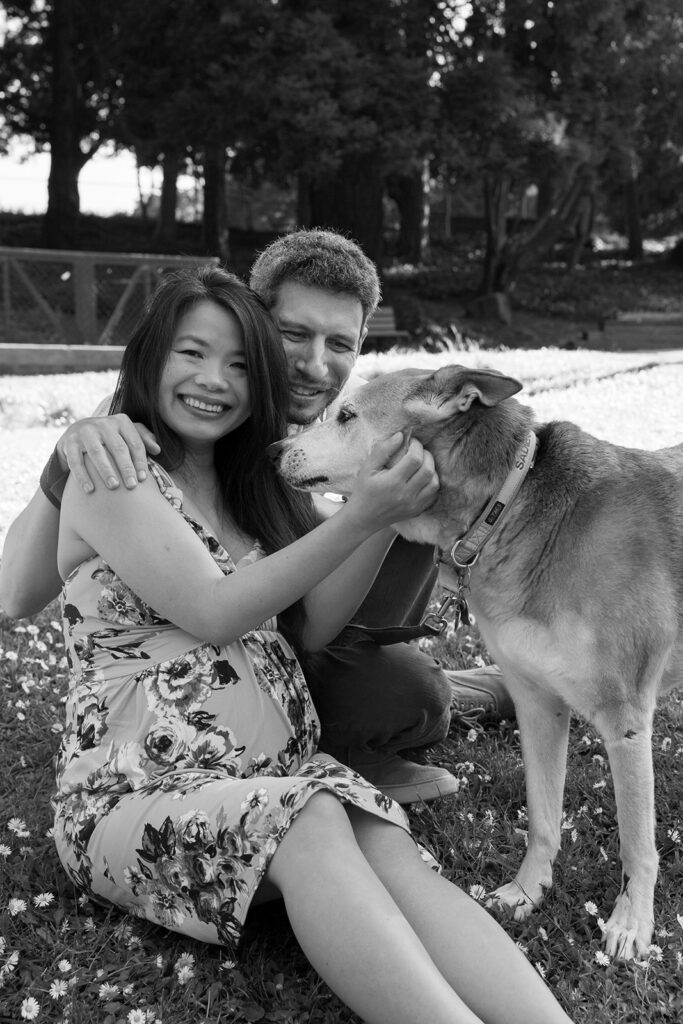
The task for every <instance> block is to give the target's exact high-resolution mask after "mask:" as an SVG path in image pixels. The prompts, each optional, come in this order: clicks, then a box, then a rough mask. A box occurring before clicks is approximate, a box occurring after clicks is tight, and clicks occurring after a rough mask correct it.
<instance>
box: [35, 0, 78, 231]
mask: <svg viewBox="0 0 683 1024" xmlns="http://www.w3.org/2000/svg"><path fill="white" fill-rule="evenodd" d="M49 33H50V35H49V38H50V51H51V55H52V62H53V64H52V111H51V116H50V173H49V177H48V182H47V211H46V214H45V220H44V222H43V238H44V243H45V245H46V246H47V248H48V249H73V248H75V247H76V245H77V242H78V220H79V215H80V198H79V194H78V175H79V173H80V171H81V168H82V166H83V164H84V163H85V159H84V157H83V154H82V153H81V149H80V138H79V134H78V116H77V103H78V77H77V75H76V68H75V66H74V62H73V54H74V53H75V47H76V38H75V31H74V0H54V2H53V5H52V16H51V18H50V29H49Z"/></svg>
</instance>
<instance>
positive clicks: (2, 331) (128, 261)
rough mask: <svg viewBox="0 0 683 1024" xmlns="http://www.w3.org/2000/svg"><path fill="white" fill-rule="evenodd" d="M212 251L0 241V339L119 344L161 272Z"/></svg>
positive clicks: (201, 259)
mask: <svg viewBox="0 0 683 1024" xmlns="http://www.w3.org/2000/svg"><path fill="white" fill-rule="evenodd" d="M218 262H219V261H218V257H212V256H205V257H196V256H163V255H155V254H153V253H151V254H146V253H114V252H71V251H69V250H63V249H18V248H8V247H0V270H1V276H2V284H1V288H0V342H2V343H4V344H21V343H22V342H26V343H30V344H67V345H84V344H86V345H125V344H126V342H127V341H128V338H129V337H130V334H131V331H132V329H133V326H134V325H135V323H136V322H137V320H138V318H139V316H140V313H141V312H142V309H143V307H144V305H145V303H146V301H147V299H148V298H149V296H150V295H151V293H152V291H153V290H154V288H155V286H156V284H157V282H158V280H159V278H160V277H161V275H162V274H163V273H164V272H165V271H167V270H171V269H177V268H179V267H193V266H198V265H201V264H206V263H213V264H216V263H218Z"/></svg>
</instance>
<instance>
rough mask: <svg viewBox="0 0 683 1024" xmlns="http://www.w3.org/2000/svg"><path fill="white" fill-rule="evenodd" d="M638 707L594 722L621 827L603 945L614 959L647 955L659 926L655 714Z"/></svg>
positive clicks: (629, 708) (597, 717)
mask: <svg viewBox="0 0 683 1024" xmlns="http://www.w3.org/2000/svg"><path fill="white" fill-rule="evenodd" d="M653 710H654V709H652V710H651V711H649V712H648V711H643V710H639V709H638V708H635V707H633V706H630V707H626V708H624V710H623V711H622V712H621V713H620V714H616V715H615V714H614V710H613V709H612V710H611V713H610V714H609V716H604V717H603V716H602V715H600V714H598V715H596V717H595V725H596V727H597V728H599V729H600V732H601V733H602V735H603V738H604V740H605V747H606V749H607V755H608V757H609V763H610V768H611V770H612V778H613V781H614V795H615V798H616V804H617V821H618V824H619V854H620V859H621V869H622V881H621V892H620V893H619V895H618V897H617V900H616V903H615V904H614V910H613V911H612V915H611V917H610V919H609V921H608V922H607V926H606V928H605V934H604V936H603V940H604V943H605V948H606V951H607V952H608V953H609V955H610V956H617V957H623V958H624V959H630V958H632V957H634V956H643V955H645V953H646V952H647V948H648V946H649V944H650V941H651V938H652V930H653V927H654V907H653V904H654V889H655V883H656V881H657V868H658V857H657V850H656V847H655V794H654V771H653V766H652V712H653Z"/></svg>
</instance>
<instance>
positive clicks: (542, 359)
mask: <svg viewBox="0 0 683 1024" xmlns="http://www.w3.org/2000/svg"><path fill="white" fill-rule="evenodd" d="M401 358H402V361H403V364H404V365H409V364H412V365H415V364H418V365H419V364H420V363H422V364H423V365H428V366H436V365H438V364H439V363H441V364H443V363H446V362H459V363H463V364H466V365H478V366H485V365H486V366H495V367H496V368H497V369H500V370H502V371H503V372H506V373H510V374H511V375H512V376H516V377H518V378H519V379H520V380H522V381H523V382H524V383H525V386H526V388H527V391H526V392H522V394H521V396H520V397H521V399H522V401H524V402H526V403H527V404H529V405H531V406H532V407H533V409H534V411H535V412H536V415H537V417H538V418H539V420H550V419H567V420H573V421H574V422H575V423H578V424H579V426H581V427H583V428H584V429H585V430H588V431H590V432H591V433H593V434H595V435H596V436H598V437H603V438H605V439H606V440H608V441H612V442H614V443H615V444H623V445H626V446H627V447H633V448H647V449H653V448H662V447H667V446H669V445H674V444H679V443H681V442H683V413H682V411H681V410H682V408H683V403H682V401H681V396H682V395H683V350H675V351H669V352H663V353H651V352H650V353H608V352H592V351H584V350H580V351H576V352H572V351H565V350H557V349H541V350H534V351H519V350H509V351H503V352H486V353H483V352H479V353H470V352H464V353H461V352H457V353H450V354H449V355H446V356H444V355H441V356H438V357H434V356H424V357H422V358H420V357H419V356H418V357H416V356H415V355H411V356H410V357H405V356H403V357H401ZM359 362H360V365H359V370H360V372H361V373H362V372H366V373H367V374H368V375H373V374H374V373H376V372H378V370H381V369H385V368H386V369H395V368H398V367H399V366H400V365H401V362H400V361H397V359H396V357H392V356H388V357H386V359H385V360H383V361H380V360H378V358H377V357H375V356H370V355H368V356H364V357H361V360H360V361H359ZM115 380H116V373H115V372H113V371H112V372H106V373H84V374H58V375H54V376H37V377H0V459H1V461H2V466H3V486H2V489H1V491H0V546H1V545H2V543H3V542H4V538H5V533H6V531H7V527H8V526H9V524H10V523H11V521H12V519H13V518H14V517H15V516H16V515H17V513H18V512H19V511H20V510H21V509H22V508H23V506H24V505H25V504H26V502H27V501H28V500H29V498H30V497H31V495H32V494H33V492H34V490H35V488H36V487H37V484H38V478H39V476H40V471H41V469H42V467H43V465H44V463H45V461H46V459H47V458H48V456H49V454H50V452H51V451H52V449H53V447H54V445H55V443H56V441H57V439H58V438H59V436H60V435H61V434H62V432H63V430H64V427H63V426H57V427H55V426H44V425H42V424H44V423H45V419H46V416H50V415H54V414H55V413H57V412H58V411H59V410H60V409H68V410H69V411H70V413H71V414H72V415H73V416H75V417H77V418H78V417H80V416H86V415H88V414H89V413H90V412H91V410H92V409H93V408H94V407H95V406H96V405H97V404H98V402H99V401H100V400H101V399H102V398H103V397H104V396H105V395H106V394H108V393H110V392H111V391H112V390H113V387H114V383H115Z"/></svg>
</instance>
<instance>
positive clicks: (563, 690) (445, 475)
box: [271, 366, 683, 959]
mask: <svg viewBox="0 0 683 1024" xmlns="http://www.w3.org/2000/svg"><path fill="white" fill-rule="evenodd" d="M521 388H522V385H521V384H520V383H519V382H518V381H516V380H514V379H512V378H511V377H507V376H504V375H503V374H501V373H498V372H497V371H495V370H484V369H476V370H473V369H469V368H466V367H463V366H444V367H442V368H440V369H439V370H437V371H436V372H431V371H429V370H416V369H406V370H399V371H397V372H394V373H388V374H385V375H383V376H381V377H377V378H375V379H374V380H372V381H370V382H369V383H367V384H365V385H364V386H362V387H359V388H355V389H354V390H353V391H351V392H350V393H349V394H348V395H346V396H345V397H344V398H343V400H342V401H341V402H339V403H338V405H337V408H336V411H335V412H334V414H333V415H331V416H329V417H328V418H327V420H325V421H324V422H321V423H317V424H314V425H313V426H311V427H309V428H307V429H306V430H304V431H303V432H301V433H299V434H296V435H294V436H291V437H289V438H287V439H285V440H284V441H281V442H277V443H276V445H275V446H273V448H274V449H275V450H274V451H273V452H272V453H271V454H272V455H273V458H274V460H275V462H276V465H277V468H278V471H279V472H280V474H281V475H282V476H283V477H284V478H285V479H286V480H287V481H289V483H290V484H291V485H293V486H294V487H296V488H299V489H304V490H311V491H322V492H325V491H329V492H337V493H339V494H342V495H343V494H346V495H348V494H351V493H352V492H353V486H354V480H355V478H356V475H357V473H358V470H359V467H360V465H361V463H362V462H363V460H364V459H365V458H366V457H367V456H368V455H369V453H370V450H371V448H372V445H373V443H374V442H375V441H376V440H377V439H379V438H384V437H387V436H390V435H392V434H394V433H395V432H397V431H403V433H404V437H408V436H412V437H415V438H417V439H418V440H419V441H420V442H421V443H422V444H423V445H424V447H425V448H426V449H427V450H428V451H430V452H431V454H432V456H433V458H434V463H435V466H436V469H437V472H438V475H439V479H440V490H439V494H438V496H437V499H436V500H435V502H434V504H433V505H432V506H431V507H430V508H429V509H428V510H427V511H425V512H423V513H422V514H421V515H420V516H418V517H417V518H415V519H412V520H409V521H406V522H403V523H399V524H396V527H397V529H398V531H399V533H401V534H402V535H403V536H404V537H406V538H407V539H408V540H413V541H417V542H420V543H424V544H430V545H434V546H435V547H436V549H437V551H438V552H439V553H441V554H440V557H441V558H442V560H444V561H445V563H447V564H448V563H449V562H451V561H453V559H454V560H455V564H453V565H452V566H451V569H452V571H455V572H456V578H457V579H458V580H459V581H460V584H462V583H463V581H464V582H465V583H466V582H469V593H468V594H467V598H468V601H469V604H470V606H471V608H472V611H473V613H474V615H475V616H476V622H477V624H478V626H479V628H480V630H481V634H482V636H483V638H484V641H485V643H486V646H487V649H488V651H489V652H490V654H491V655H492V656H493V657H494V658H495V660H496V662H497V664H498V665H499V666H500V668H501V669H502V671H503V677H504V679H505V681H506V684H507V685H508V687H509V690H510V693H511V696H512V698H513V700H514V704H515V710H516V713H517V721H518V726H519V732H520V740H521V746H522V755H523V759H524V764H525V779H526V788H527V807H528V816H529V840H528V846H527V851H526V855H525V857H524V859H523V862H522V864H521V866H520V868H519V871H518V873H517V875H516V877H515V879H514V881H512V882H510V883H509V884H506V885H502V886H501V887H500V888H498V889H497V890H495V892H494V893H492V894H491V897H492V899H493V900H494V901H495V902H496V903H498V904H500V905H505V906H508V907H511V908H514V916H515V918H517V919H520V920H521V919H523V918H525V917H526V916H527V915H528V913H529V912H530V911H531V909H532V908H533V907H534V906H535V905H538V904H539V903H540V902H541V901H542V899H543V896H544V894H545V892H546V891H547V890H548V889H549V887H550V885H551V883H552V866H553V862H554V860H555V857H556V855H557V853H558V851H559V848H560V825H561V818H562V799H563V791H564V781H565V772H566V759H567V744H568V735H569V720H570V708H573V709H574V710H576V711H577V712H578V713H579V714H580V715H582V716H583V717H584V718H585V719H587V720H588V721H590V722H591V723H592V724H593V725H594V726H595V728H596V729H597V730H598V731H599V733H600V734H601V736H602V737H603V739H604V742H605V747H606V749H607V753H608V756H609V762H610V767H611V771H612V775H613V780H614V791H615V797H616V803H617V820H618V827H619V840H620V843H619V848H620V861H621V867H622V881H621V889H620V892H619V895H618V897H617V899H616V903H615V905H614V909H613V911H612V914H611V916H610V918H609V920H608V922H607V925H606V928H605V931H604V935H603V940H604V943H605V948H606V951H607V953H608V954H609V955H611V956H615V957H620V958H624V959H631V958H633V957H640V956H643V955H644V954H645V953H646V951H647V949H648V946H649V944H650V941H651V937H652V931H653V926H654V909H653V903H654V889H655V883H656V878H657V871H658V856H657V851H656V847H655V812H654V774H653V764H652V722H653V715H654V710H655V704H656V701H657V697H658V695H659V694H660V693H663V692H664V691H665V690H668V689H671V688H673V687H674V686H676V685H679V683H680V667H681V662H682V660H683V659H682V658H681V654H682V653H683V651H682V645H681V628H680V627H681V618H680V616H681V613H680V609H681V607H682V606H683V601H682V598H683V594H682V590H683V444H681V445H678V446H677V447H674V448H668V449H663V450H661V451H656V452H649V451H640V450H635V449H628V448H622V447H619V446H617V445H614V444H610V443H608V442H607V441H602V440H599V439H597V438H595V437H592V436H591V435H590V434H587V433H585V432H584V431H583V430H581V429H579V427H577V426H576V425H574V424H572V423H566V422H551V423H546V424H537V423H535V422H534V418H533V413H532V411H531V410H530V409H529V408H527V407H525V406H523V405H522V404H520V403H519V402H518V401H517V400H516V399H514V398H513V397H512V396H513V395H515V394H516V393H517V392H519V391H520V390H521ZM530 445H531V446H533V445H536V451H535V456H534V460H535V461H534V464H533V468H531V469H529V468H528V463H529V462H530V459H529V447H530ZM525 460H526V462H527V465H526V467H525V466H524V462H525ZM510 481H512V484H513V485H514V486H513V488H512V490H515V489H516V488H518V490H517V493H516V495H515V496H514V497H513V498H511V499H510V498H509V494H510ZM506 488H507V490H506ZM497 496H498V497H500V496H503V497H504V498H505V501H502V502H501V501H499V500H497ZM501 504H502V505H503V506H504V508H503V510H502V511H503V513H504V514H502V515H500V516H499V521H498V522H496V521H495V519H496V515H497V514H498V513H497V512H496V509H497V508H498V506H500V505H501ZM482 508H484V509H485V511H486V510H488V509H490V510H492V511H491V512H489V513H488V516H489V518H493V520H494V522H493V525H491V526H490V528H489V527H487V525H486V524H483V525H484V529H485V531H486V529H488V533H487V534H486V536H485V542H484V543H483V546H481V547H480V549H479V550H478V552H476V554H475V556H474V557H466V558H465V559H464V560H463V559H462V558H459V557H458V558H456V557H455V555H453V558H451V557H450V556H449V555H447V554H444V553H448V552H449V551H451V553H452V554H453V552H456V551H458V553H459V551H460V548H459V546H458V545H459V539H460V538H462V537H463V535H465V537H466V538H467V537H471V534H472V529H471V528H472V525H473V523H474V524H475V525H476V530H479V531H480V532H481V530H480V528H481V526H482V523H481V521H480V520H481V516H480V512H481V510H482ZM499 511H500V510H499ZM477 517H479V519H478V518H477ZM476 530H475V533H476ZM475 546H476V545H475ZM470 555H471V550H470ZM457 574H460V575H457ZM462 574H465V575H462ZM467 574H469V581H467ZM460 597H462V592H459V593H458V598H460ZM677 669H678V672H677Z"/></svg>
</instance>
